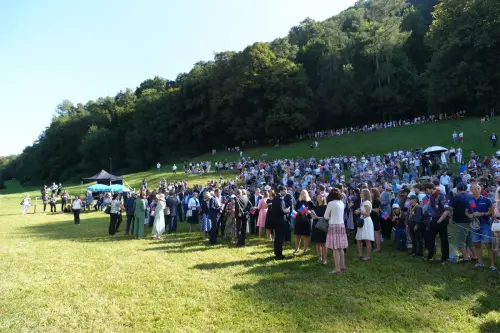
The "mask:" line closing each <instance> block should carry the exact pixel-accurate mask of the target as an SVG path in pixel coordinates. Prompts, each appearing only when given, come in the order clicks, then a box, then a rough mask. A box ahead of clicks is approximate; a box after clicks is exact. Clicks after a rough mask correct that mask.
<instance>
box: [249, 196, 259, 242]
mask: <svg viewBox="0 0 500 333" xmlns="http://www.w3.org/2000/svg"><path fill="white" fill-rule="evenodd" d="M249 199H250V204H251V205H252V207H253V208H254V214H251V215H250V228H249V229H250V233H251V234H252V235H255V234H257V228H256V224H257V217H258V216H259V211H258V209H257V207H258V206H259V201H260V200H261V199H262V195H261V194H260V189H259V188H257V189H256V190H255V192H254V193H252V194H250V198H249Z"/></svg>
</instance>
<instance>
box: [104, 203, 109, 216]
mask: <svg viewBox="0 0 500 333" xmlns="http://www.w3.org/2000/svg"><path fill="white" fill-rule="evenodd" d="M104 213H106V214H111V205H107V206H106V209H104Z"/></svg>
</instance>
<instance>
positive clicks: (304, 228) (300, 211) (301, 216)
mask: <svg viewBox="0 0 500 333" xmlns="http://www.w3.org/2000/svg"><path fill="white" fill-rule="evenodd" d="M313 208H314V205H313V203H312V201H311V198H310V197H309V193H307V191H306V190H302V191H301V192H300V196H299V200H297V204H296V205H295V210H296V211H297V217H296V218H295V228H294V232H293V233H294V235H295V252H294V253H293V254H298V253H299V247H300V241H301V240H303V241H304V252H303V254H304V255H306V254H307V249H308V248H309V237H310V236H311V213H310V211H311V210H312V209H313Z"/></svg>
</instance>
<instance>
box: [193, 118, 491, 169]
mask: <svg viewBox="0 0 500 333" xmlns="http://www.w3.org/2000/svg"><path fill="white" fill-rule="evenodd" d="M499 126H500V118H496V119H493V120H492V121H490V122H488V123H484V124H481V123H480V121H479V120H478V119H461V120H449V121H441V122H435V123H428V124H423V125H412V126H404V127H397V128H391V129H384V130H380V131H376V132H366V133H355V134H349V135H342V136H337V137H327V138H322V139H318V142H319V149H317V150H314V149H311V147H310V146H311V144H312V142H314V140H304V141H301V142H296V143H293V144H289V145H282V146H280V147H277V148H274V147H259V148H251V149H245V150H244V151H243V153H244V156H250V157H253V158H260V157H261V156H262V154H263V153H267V154H268V156H267V157H265V159H267V160H272V159H276V158H296V157H311V156H315V157H329V156H340V155H357V156H359V155H360V154H361V153H365V154H382V153H387V152H389V151H394V150H399V149H415V148H419V147H420V148H427V147H428V146H436V145H437V146H444V147H448V148H449V147H451V146H452V143H453V141H452V138H451V135H452V133H453V131H454V130H456V131H457V133H459V131H460V130H463V131H464V137H465V140H464V141H465V142H464V144H462V145H458V146H461V147H462V148H463V149H464V151H465V152H469V151H470V150H476V151H478V152H479V153H481V154H490V155H491V154H493V153H494V152H495V151H496V149H494V148H492V147H491V144H489V137H490V135H491V133H493V132H495V131H498V128H499ZM497 134H499V133H498V132H497ZM458 146H455V148H458ZM238 159H239V153H237V152H228V151H220V152H217V154H216V155H212V154H211V153H210V154H205V155H202V156H199V157H198V158H196V160H197V161H208V160H210V161H224V160H228V161H235V160H238Z"/></svg>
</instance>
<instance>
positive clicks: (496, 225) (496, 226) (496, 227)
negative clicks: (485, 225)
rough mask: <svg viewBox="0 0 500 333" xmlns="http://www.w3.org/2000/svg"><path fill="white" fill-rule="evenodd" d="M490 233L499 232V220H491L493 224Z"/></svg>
mask: <svg viewBox="0 0 500 333" xmlns="http://www.w3.org/2000/svg"><path fill="white" fill-rule="evenodd" d="M491 231H493V232H500V220H497V219H495V220H493V223H491Z"/></svg>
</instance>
